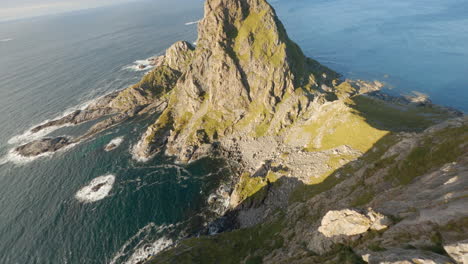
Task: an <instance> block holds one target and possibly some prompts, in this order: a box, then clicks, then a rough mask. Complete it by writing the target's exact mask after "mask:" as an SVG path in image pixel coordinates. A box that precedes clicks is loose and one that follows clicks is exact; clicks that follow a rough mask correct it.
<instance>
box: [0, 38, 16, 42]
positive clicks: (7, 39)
mask: <svg viewBox="0 0 468 264" xmlns="http://www.w3.org/2000/svg"><path fill="white" fill-rule="evenodd" d="M12 40H13V39H12V38H6V39H0V42H8V41H12Z"/></svg>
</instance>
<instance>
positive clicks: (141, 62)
mask: <svg viewBox="0 0 468 264" xmlns="http://www.w3.org/2000/svg"><path fill="white" fill-rule="evenodd" d="M151 62H152V61H151V58H149V59H145V60H137V61H135V62H133V64H132V65H129V66H126V67H124V69H126V70H131V71H148V70H151V69H153V68H154V66H153V65H151ZM140 65H143V66H145V67H144V68H140Z"/></svg>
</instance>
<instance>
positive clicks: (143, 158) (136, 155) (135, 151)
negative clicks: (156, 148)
mask: <svg viewBox="0 0 468 264" xmlns="http://www.w3.org/2000/svg"><path fill="white" fill-rule="evenodd" d="M145 138H146V133H145V134H143V137H142V138H141V139H140V140H138V142H137V143H136V144H135V145H134V146H133V147H130V154H132V158H133V159H134V160H136V161H138V162H141V163H146V162H148V161H149V160H151V159H152V158H154V156H155V155H151V156H142V155H140V154H139V153H138V149H139V148H141V147H142V144H143V142H144V140H145Z"/></svg>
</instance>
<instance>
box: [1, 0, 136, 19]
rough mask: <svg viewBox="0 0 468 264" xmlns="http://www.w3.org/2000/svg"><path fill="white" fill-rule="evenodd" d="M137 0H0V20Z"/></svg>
mask: <svg viewBox="0 0 468 264" xmlns="http://www.w3.org/2000/svg"><path fill="white" fill-rule="evenodd" d="M131 1H136V0H0V21H8V20H16V19H21V18H27V17H34V16H42V15H48V14H58V13H63V12H68V11H73V10H80V9H88V8H95V7H99V6H105V5H112V4H119V3H124V2H131Z"/></svg>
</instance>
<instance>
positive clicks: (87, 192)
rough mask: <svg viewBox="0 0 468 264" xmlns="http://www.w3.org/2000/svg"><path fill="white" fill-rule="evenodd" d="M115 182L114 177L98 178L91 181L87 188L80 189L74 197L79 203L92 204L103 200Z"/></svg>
mask: <svg viewBox="0 0 468 264" xmlns="http://www.w3.org/2000/svg"><path fill="white" fill-rule="evenodd" d="M114 182H115V176H114V175H105V176H100V177H97V178H95V179H94V180H92V181H91V182H90V183H89V184H88V185H87V186H85V187H83V188H82V189H80V190H79V191H78V192H77V193H76V195H75V197H76V199H78V200H79V201H80V202H83V203H92V202H97V201H99V200H102V199H104V198H105V197H107V195H109V193H110V191H111V190H112V186H113V185H114Z"/></svg>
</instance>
